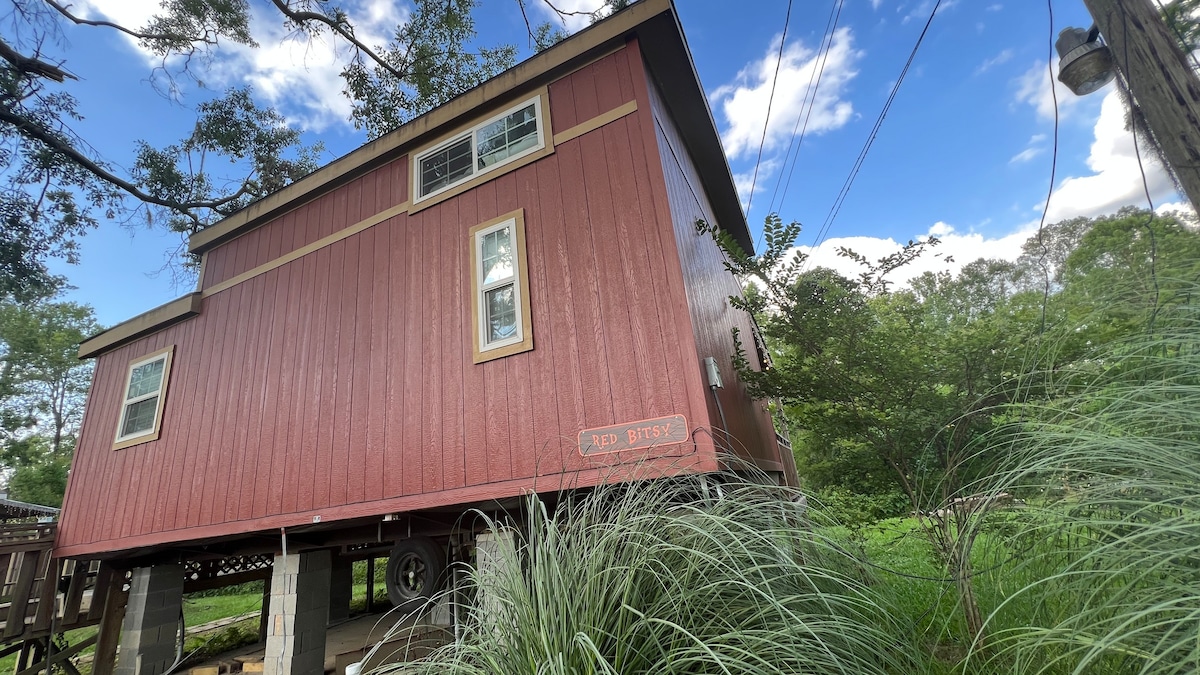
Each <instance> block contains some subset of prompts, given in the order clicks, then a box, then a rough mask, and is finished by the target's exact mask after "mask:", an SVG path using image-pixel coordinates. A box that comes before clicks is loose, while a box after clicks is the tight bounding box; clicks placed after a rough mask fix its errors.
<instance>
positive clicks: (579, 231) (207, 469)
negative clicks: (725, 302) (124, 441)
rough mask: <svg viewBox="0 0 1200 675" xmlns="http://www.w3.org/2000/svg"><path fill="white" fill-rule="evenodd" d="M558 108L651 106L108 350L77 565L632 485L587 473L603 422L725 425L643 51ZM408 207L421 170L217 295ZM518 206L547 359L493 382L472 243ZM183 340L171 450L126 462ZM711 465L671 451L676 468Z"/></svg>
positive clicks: (368, 187) (209, 270)
mask: <svg viewBox="0 0 1200 675" xmlns="http://www.w3.org/2000/svg"><path fill="white" fill-rule="evenodd" d="M549 91H550V106H551V116H552V128H553V130H555V131H561V130H563V129H567V128H571V127H573V126H575V125H577V124H580V123H582V122H586V121H588V120H589V119H590V118H592V117H594V116H596V115H598V114H601V113H604V112H606V111H608V110H611V109H613V108H616V107H618V106H620V105H622V104H624V103H627V102H629V101H630V100H635V99H636V100H637V101H638V106H639V110H638V111H637V112H636V113H635V114H631V115H628V116H626V117H624V118H621V119H618V120H616V121H614V122H611V123H609V124H607V125H605V126H603V127H600V128H598V129H595V130H593V131H590V132H588V133H586V134H584V135H582V136H580V137H578V138H575V139H571V140H569V141H565V142H563V143H560V144H558V145H557V146H556V147H555V152H554V153H552V154H550V155H548V156H546V157H544V158H542V159H540V160H538V161H536V162H533V163H531V164H529V165H526V166H524V167H521V168H519V169H516V170H514V171H511V172H508V173H504V174H501V175H499V176H498V177H497V178H496V179H495V180H492V181H489V182H486V183H483V184H481V185H479V186H477V187H475V188H473V189H470V190H467V191H466V192H463V193H462V194H460V195H458V196H455V197H453V198H451V199H448V200H446V201H443V202H441V203H439V204H436V205H434V206H431V207H429V208H426V209H423V210H420V211H418V212H416V213H413V214H411V215H408V214H403V215H399V216H396V217H393V218H391V219H389V220H387V221H384V222H381V223H379V224H377V225H375V226H373V227H371V228H369V229H367V230H364V231H363V232H360V233H357V234H355V235H352V236H349V237H347V238H345V239H342V240H340V241H338V242H336V243H333V244H331V245H328V246H325V247H323V248H319V249H317V250H315V251H312V252H309V253H307V254H306V255H304V256H302V257H300V258H298V259H296V260H292V261H290V262H287V263H284V264H281V265H279V266H278V267H275V268H273V269H270V270H269V271H267V272H265V273H262V274H260V275H258V276H255V277H253V278H251V279H249V280H248V281H244V282H242V283H240V284H237V285H235V286H232V287H230V288H228V289H226V290H222V291H220V292H217V293H215V294H210V295H208V296H206V297H205V298H204V300H203V306H202V311H201V313H200V314H199V315H197V316H195V317H193V318H191V319H189V320H187V321H185V322H182V323H179V324H176V325H174V326H172V327H170V328H167V329H165V330H163V331H161V332H159V333H155V334H153V335H151V336H149V337H145V338H142V339H139V340H137V341H134V342H132V343H129V344H126V345H123V346H121V347H119V348H117V349H114V350H112V351H111V352H108V353H105V354H104V355H102V356H101V357H100V358H99V362H98V365H97V369H96V382H95V384H94V386H93V391H92V395H91V397H90V400H89V403H88V410H87V413H86V421H85V424H84V428H83V432H82V435H81V437H80V441H79V448H78V451H77V456H76V464H75V471H74V473H73V474H72V479H71V485H70V486H69V489H68V496H67V508H66V510H65V512H64V516H63V522H62V527H61V529H60V534H59V537H60V542H61V546H62V547H63V550H65V551H67V552H68V553H70V554H74V555H82V554H85V553H87V552H89V551H102V550H116V549H121V548H130V547H133V546H140V545H147V544H150V543H164V542H173V541H185V540H189V539H195V538H199V537H214V536H221V535H223V534H230V533H236V532H248V531H255V530H262V529H266V528H272V527H279V526H287V525H293V524H300V523H307V522H311V518H312V517H313V516H316V515H320V516H322V519H323V520H332V519H337V518H349V517H359V516H366V515H374V514H380V513H387V512H392V511H398V510H407V509H416V508H424V507H429V506H435V505H447V504H455V503H461V502H463V501H471V500H475V499H484V498H496V497H502V496H512V495H516V494H520V493H521V491H523V490H526V489H529V488H531V487H537V488H538V489H556V488H558V487H559V486H561V485H572V484H591V483H595V482H597V481H599V480H603V479H605V478H606V477H608V476H609V475H611V474H610V473H609V470H608V469H604V468H603V467H605V466H607V465H611V464H614V463H619V462H622V461H625V460H626V459H628V460H633V459H641V458H643V457H644V456H645V455H646V454H647V453H641V454H638V453H630V454H627V455H612V456H603V457H584V456H582V455H581V454H580V453H579V451H578V448H577V445H576V437H577V434H578V433H579V432H580V431H581V430H582V429H584V428H588V427H595V426H604V425H610V424H617V423H623V422H632V421H637V420H641V419H646V418H650V417H656V416H663V415H671V414H682V415H685V416H686V417H687V418H688V420H689V421H690V422H692V423H693V424H695V425H698V426H701V427H706V426H707V425H708V424H709V413H708V411H707V409H706V407H705V406H706V404H705V399H704V396H705V392H704V391H703V388H702V387H701V385H700V376H699V365H698V361H697V349H696V343H695V340H696V338H697V336H699V335H701V334H700V333H699V332H697V333H693V330H692V326H691V324H692V323H693V318H692V315H690V314H689V310H688V307H687V296H686V295H685V291H684V272H683V270H682V269H681V267H680V256H681V250H680V249H677V247H676V245H675V241H674V239H675V236H676V234H675V232H674V230H673V227H674V226H676V225H678V224H677V223H675V224H673V219H672V209H671V206H670V205H669V204H668V200H667V197H666V195H664V194H662V192H661V190H662V186H663V185H664V178H663V166H662V164H661V162H660V161H659V159H658V157H657V154H658V140H657V138H656V136H655V132H654V129H653V116H652V115H651V114H650V108H651V106H650V102H649V98H648V96H649V94H648V93H647V92H648V89H647V85H646V82H645V77H644V73H643V72H642V66H641V60H640V57H639V56H638V55H637V53H636V51H632V50H630V49H628V48H627V49H625V50H623V51H618V52H616V53H614V54H611V55H609V56H607V57H605V58H603V59H601V60H599V61H597V62H595V63H593V64H590V65H588V66H587V67H585V68H583V69H581V70H579V71H577V72H575V73H573V74H571V75H569V76H566V77H564V78H563V79H561V80H559V81H558V82H555V83H552V84H551V85H550V88H549ZM406 196H407V160H406V159H405V158H401V159H400V160H397V161H393V162H391V163H389V164H385V165H383V166H380V167H379V168H377V169H374V170H373V171H370V172H368V173H366V174H365V175H363V176H360V177H358V178H355V179H354V180H352V181H349V182H347V183H346V184H345V185H343V186H341V187H339V188H337V189H335V190H333V191H332V192H331V193H329V194H326V195H322V196H320V197H318V198H316V199H313V200H311V201H309V202H307V203H305V204H303V205H301V206H299V207H298V208H296V209H294V210H293V211H291V212H289V213H287V214H284V215H283V216H280V217H278V218H276V219H275V220H274V221H272V222H270V223H267V224H266V225H263V226H261V227H259V228H257V229H255V230H252V231H250V232H249V233H247V234H245V235H243V236H241V237H238V238H237V239H234V240H232V241H230V242H227V243H225V244H223V245H221V246H219V247H218V248H216V249H214V250H213V251H211V252H210V253H209V255H208V261H207V263H206V269H205V274H204V284H205V286H207V287H211V286H212V285H213V284H216V283H219V282H221V281H223V280H227V279H230V278H233V277H234V276H236V275H238V274H241V273H242V272H245V271H246V270H248V269H252V268H254V267H256V266H258V265H263V264H264V263H267V262H270V261H271V260H272V259H274V258H278V257H279V256H281V255H284V254H287V253H288V252H290V251H294V250H296V249H297V248H300V247H303V246H305V245H307V244H309V243H312V242H314V241H317V240H319V239H320V238H322V237H325V236H328V235H330V234H332V233H334V232H337V231H339V230H342V229H343V228H346V227H348V226H350V225H353V224H355V223H357V222H361V221H362V220H363V219H365V218H368V217H370V216H372V215H374V214H376V213H379V212H381V211H383V210H386V209H388V208H391V207H393V206H395V205H397V204H399V203H402V202H403V201H404V199H405V198H406ZM516 209H522V210H523V213H524V219H525V233H526V248H525V254H526V261H527V264H528V272H529V274H528V276H529V291H530V315H531V322H532V327H533V336H534V349H533V350H531V351H528V352H524V353H520V354H515V355H512V356H508V357H504V358H500V359H494V360H491V361H487V362H484V363H480V364H475V363H473V362H472V345H473V335H472V319H471V274H470V269H469V260H470V255H469V252H470V248H469V246H470V240H469V237H468V231H469V230H470V228H472V227H473V226H475V225H478V224H480V223H482V222H485V221H488V220H491V219H493V218H496V217H498V216H501V215H503V214H505V213H509V212H512V211H514V210H516ZM688 263H689V264H692V261H691V260H690V258H689V259H688ZM722 292H723V291H722ZM705 339H707V337H706V338H705ZM168 345H174V347H175V357H174V364H173V368H172V375H171V380H170V384H169V387H168V393H167V405H166V409H165V414H164V419H163V424H162V434H161V437H160V438H159V439H158V440H157V441H154V442H148V443H144V444H141V445H136V446H132V447H129V448H125V449H123V450H118V451H113V450H112V449H111V447H112V438H113V435H114V431H115V425H116V421H117V420H116V418H117V415H118V413H119V401H120V388H121V387H122V385H123V379H124V377H125V368H126V366H127V364H128V363H129V361H130V360H131V359H133V358H136V357H138V356H141V355H143V354H146V353H148V352H150V351H153V350H154V349H155V348H158V347H165V346H168ZM706 348H707V347H706ZM725 351H726V353H727V352H728V350H727V349H726V350H725ZM707 444H708V441H707V440H706V439H705V438H700V439H699V442H698V444H696V445H697V446H699V448H700V451H699V452H700V453H701V454H699V455H696V456H697V457H698V458H700V460H702V461H703V466H704V467H711V466H713V464H712V462H711V456H710V455H707V454H703V453H706V452H708V450H707V449H706V448H708V447H709V446H708V445H707ZM694 452H696V447H695V446H693V445H692V444H687V445H681V446H675V447H671V448H668V449H665V450H664V451H663V452H662V453H661V454H663V455H665V458H664V459H663V460H661V461H662V462H663V463H664V466H666V465H667V464H670V465H675V464H677V463H678V462H679V459H678V458H679V456H681V455H686V456H691V453H694ZM649 454H650V455H654V454H655V453H654V452H651V453H649ZM652 461H653V460H652ZM539 477H540V478H539ZM535 481H537V482H535Z"/></svg>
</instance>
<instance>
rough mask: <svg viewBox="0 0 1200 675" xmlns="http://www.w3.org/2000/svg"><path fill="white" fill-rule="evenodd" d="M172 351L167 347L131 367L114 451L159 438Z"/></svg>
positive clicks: (126, 382) (138, 360)
mask: <svg viewBox="0 0 1200 675" xmlns="http://www.w3.org/2000/svg"><path fill="white" fill-rule="evenodd" d="M173 350H174V348H173V347H168V348H167V349H164V350H161V351H158V352H155V353H153V354H150V355H148V356H144V357H141V358H139V359H137V360H135V361H134V362H133V363H131V364H129V370H128V371H127V375H126V378H125V388H124V391H125V396H124V398H123V400H122V402H121V417H120V420H119V422H118V424H117V437H116V440H115V441H114V447H115V448H123V447H128V446H130V445H135V444H137V443H145V442H146V441H152V440H155V439H157V438H158V433H159V429H160V427H161V424H162V409H163V397H164V396H165V394H166V390H167V378H168V377H169V375H170V372H171V354H172V352H173Z"/></svg>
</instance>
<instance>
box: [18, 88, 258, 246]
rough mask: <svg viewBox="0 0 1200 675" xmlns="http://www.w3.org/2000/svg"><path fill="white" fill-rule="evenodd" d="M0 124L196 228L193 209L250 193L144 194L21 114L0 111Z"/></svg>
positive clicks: (244, 190) (215, 206)
mask: <svg viewBox="0 0 1200 675" xmlns="http://www.w3.org/2000/svg"><path fill="white" fill-rule="evenodd" d="M0 122H2V123H4V124H10V125H12V126H13V127H15V128H16V129H17V131H19V132H20V133H21V135H23V136H25V137H26V138H29V139H31V140H35V141H37V142H39V143H42V144H43V145H45V146H46V147H48V148H49V149H50V150H52V151H53V152H56V153H59V154H61V155H62V156H64V157H66V158H67V159H69V160H71V161H72V162H74V163H75V164H77V165H78V166H79V167H80V168H82V169H84V170H86V171H87V172H89V173H91V174H92V175H93V176H95V177H96V178H99V179H100V180H102V181H104V182H106V183H109V184H111V185H113V186H115V187H118V188H120V189H121V190H124V191H125V192H127V193H129V195H131V196H133V197H135V198H137V199H139V200H141V201H143V202H145V203H147V204H155V205H157V206H162V207H165V208H168V209H171V210H172V211H175V212H177V213H179V214H180V215H182V216H184V217H185V218H187V219H188V220H190V221H191V223H192V225H193V226H194V227H196V228H197V229H199V228H200V227H201V226H202V225H203V223H202V222H201V220H200V218H199V217H198V216H197V215H196V214H195V213H192V210H193V209H211V210H214V211H216V210H218V209H220V207H221V206H224V205H225V204H228V203H230V202H233V201H234V200H236V199H239V198H241V197H242V196H244V195H246V194H248V193H249V189H248V188H247V186H246V184H245V183H242V187H241V188H239V189H238V191H237V192H234V193H233V194H231V195H229V196H227V197H221V198H220V199H206V200H197V201H178V200H174V199H163V198H161V197H156V196H154V195H152V194H149V193H147V192H144V191H142V190H141V189H140V188H139V187H138V186H137V185H134V184H133V183H131V182H129V181H128V180H125V179H124V178H121V177H120V176H118V175H116V174H114V173H112V172H111V171H109V170H107V169H105V168H104V167H103V166H101V165H100V164H99V163H97V162H95V161H94V160H92V159H91V158H90V157H88V156H87V155H85V154H83V153H81V152H80V151H79V150H77V149H76V148H75V147H73V146H72V145H71V144H70V143H67V142H65V141H63V140H62V139H61V138H58V137H57V136H55V135H54V134H53V133H51V132H50V131H49V130H47V129H45V128H43V127H41V126H40V125H38V124H35V123H33V122H31V121H30V120H28V119H25V118H23V117H21V116H20V115H16V114H13V113H12V112H11V111H9V110H4V109H0Z"/></svg>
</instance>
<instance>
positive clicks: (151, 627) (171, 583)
mask: <svg viewBox="0 0 1200 675" xmlns="http://www.w3.org/2000/svg"><path fill="white" fill-rule="evenodd" d="M182 609H183V566H182V565H156V566H154V567H138V568H135V569H134V570H133V575H132V577H131V578H130V581H129V601H128V603H127V604H126V606H125V620H124V622H123V623H122V626H121V655H120V658H119V659H118V660H117V667H116V670H115V671H114V672H115V673H116V675H161V674H162V673H165V672H166V671H167V669H168V668H170V667H171V665H172V664H173V663H175V651H176V641H177V637H178V633H179V613H180V612H181V611H182Z"/></svg>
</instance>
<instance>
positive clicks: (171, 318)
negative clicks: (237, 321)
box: [79, 293, 201, 359]
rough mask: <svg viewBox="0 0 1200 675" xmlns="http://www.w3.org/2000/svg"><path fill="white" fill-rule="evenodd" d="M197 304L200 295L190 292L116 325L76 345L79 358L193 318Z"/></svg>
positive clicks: (88, 356)
mask: <svg viewBox="0 0 1200 675" xmlns="http://www.w3.org/2000/svg"><path fill="white" fill-rule="evenodd" d="M200 301H201V297H200V294H199V293H189V294H187V295H185V296H183V297H182V298H178V299H175V300H172V301H171V302H168V303H167V304H165V305H160V306H159V307H155V308H154V309H152V310H150V311H148V312H144V313H142V314H139V315H137V316H135V317H133V318H132V319H130V320H128V321H125V322H123V323H119V324H117V325H115V326H113V327H112V328H109V329H108V330H106V331H104V332H103V333H100V334H98V335H95V336H93V337H91V338H89V339H87V340H84V341H83V343H82V344H80V345H79V358H81V359H86V358H90V357H92V356H96V355H98V354H100V353H102V352H105V351H108V350H110V349H113V348H115V347H119V346H121V345H123V344H125V343H126V342H131V341H133V340H135V339H137V338H140V337H142V336H144V335H149V334H150V333H155V332H157V331H160V330H162V329H164V328H166V327H167V326H170V325H171V324H174V323H178V322H180V321H183V320H184V319H187V318H189V317H193V316H195V315H197V314H199V313H200Z"/></svg>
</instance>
